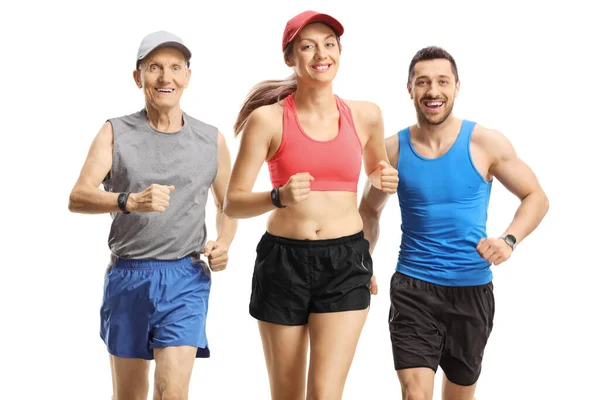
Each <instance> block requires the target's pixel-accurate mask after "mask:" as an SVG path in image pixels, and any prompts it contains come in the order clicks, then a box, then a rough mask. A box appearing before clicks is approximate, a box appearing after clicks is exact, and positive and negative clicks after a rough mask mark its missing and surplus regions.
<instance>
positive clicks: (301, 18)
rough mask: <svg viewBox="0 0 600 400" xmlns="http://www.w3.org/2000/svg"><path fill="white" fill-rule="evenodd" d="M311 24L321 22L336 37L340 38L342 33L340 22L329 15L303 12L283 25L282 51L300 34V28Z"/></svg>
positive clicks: (342, 28)
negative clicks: (331, 30)
mask: <svg viewBox="0 0 600 400" xmlns="http://www.w3.org/2000/svg"><path fill="white" fill-rule="evenodd" d="M313 22H322V23H324V24H325V25H328V26H329V27H330V28H331V29H333V31H334V32H335V34H336V35H338V36H342V34H343V33H344V27H343V26H342V24H340V21H338V20H337V19H335V18H333V17H332V16H331V15H327V14H321V13H318V12H316V11H304V12H303V13H301V14H298V15H296V16H295V17H294V18H292V19H290V20H289V21H288V22H287V24H286V25H285V30H284V31H283V42H282V50H285V48H286V47H287V45H288V44H289V43H290V42H291V41H292V40H294V39H295V38H296V36H298V33H300V31H301V30H302V28H304V27H305V26H306V25H308V24H310V23H313Z"/></svg>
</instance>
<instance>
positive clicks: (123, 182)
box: [103, 110, 218, 260]
mask: <svg viewBox="0 0 600 400" xmlns="http://www.w3.org/2000/svg"><path fill="white" fill-rule="evenodd" d="M109 122H110V123H111V124H112V129H113V135H114V151H113V161H112V171H111V173H110V174H109V176H108V177H107V179H105V180H104V182H103V185H104V188H105V190H107V191H110V192H115V193H120V192H131V193H137V192H141V191H142V190H144V189H146V188H147V187H148V186H150V185H151V184H153V183H157V184H161V185H174V186H175V190H174V191H173V192H171V198H170V201H169V207H167V210H166V211H165V212H163V213H159V212H153V213H147V214H139V213H130V214H122V213H111V216H112V219H113V221H112V226H111V229H110V235H109V238H108V246H109V248H110V250H111V252H112V255H113V259H114V257H115V256H116V257H121V258H133V259H154V260H174V259H179V258H183V257H185V256H187V255H190V254H192V256H194V258H196V257H197V255H196V254H194V253H201V252H202V251H203V248H204V244H205V242H206V225H205V221H204V218H205V207H206V200H207V197H208V191H209V189H210V187H211V185H212V183H213V181H214V179H215V177H216V175H217V169H218V131H217V128H215V127H214V126H210V125H207V124H205V123H203V122H201V121H198V120H196V119H194V118H192V117H190V116H188V115H187V114H185V113H184V114H183V127H182V129H181V130H180V131H178V132H176V133H163V132H159V131H157V130H156V129H154V128H152V126H150V124H149V123H148V120H147V119H146V112H145V110H142V111H140V112H137V113H135V114H131V115H127V116H124V117H120V118H114V119H109Z"/></svg>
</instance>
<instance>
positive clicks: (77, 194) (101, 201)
mask: <svg viewBox="0 0 600 400" xmlns="http://www.w3.org/2000/svg"><path fill="white" fill-rule="evenodd" d="M118 197H119V193H111V192H105V191H104V190H102V189H100V188H94V187H80V188H75V189H73V191H72V192H71V196H69V211H71V212H74V213H81V214H104V213H111V212H119V211H120V210H119V206H118V204H117V198H118ZM130 201H131V200H129V201H128V205H129V203H130Z"/></svg>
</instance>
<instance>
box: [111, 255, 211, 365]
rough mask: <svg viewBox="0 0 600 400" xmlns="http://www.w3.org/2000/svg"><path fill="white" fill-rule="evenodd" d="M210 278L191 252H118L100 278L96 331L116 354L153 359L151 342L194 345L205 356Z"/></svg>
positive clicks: (112, 352) (206, 352) (198, 356)
mask: <svg viewBox="0 0 600 400" xmlns="http://www.w3.org/2000/svg"><path fill="white" fill-rule="evenodd" d="M210 285H211V279H210V277H209V276H208V275H207V274H206V273H205V272H204V270H203V265H202V264H200V263H197V264H196V263H194V262H193V261H192V259H191V257H185V258H182V259H180V260H173V261H157V260H129V259H122V258H119V259H117V261H116V262H115V264H114V265H113V266H112V267H111V268H110V269H109V270H108V272H107V274H106V278H105V280H104V298H103V301H102V307H101V310H100V318H101V326H100V337H101V338H102V340H104V343H106V346H107V349H108V352H109V353H110V354H112V355H114V356H117V357H124V358H143V359H146V360H152V359H154V350H153V349H155V348H163V347H169V346H194V347H197V348H198V350H197V352H196V357H197V358H206V357H209V356H210V351H209V349H208V342H207V339H206V315H207V311H208V297H209V294H210Z"/></svg>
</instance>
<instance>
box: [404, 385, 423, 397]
mask: <svg viewBox="0 0 600 400" xmlns="http://www.w3.org/2000/svg"><path fill="white" fill-rule="evenodd" d="M402 399H403V400H429V399H428V398H427V393H426V392H425V390H424V389H422V388H420V387H418V386H416V387H414V386H413V387H410V386H409V387H407V388H403V389H402Z"/></svg>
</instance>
